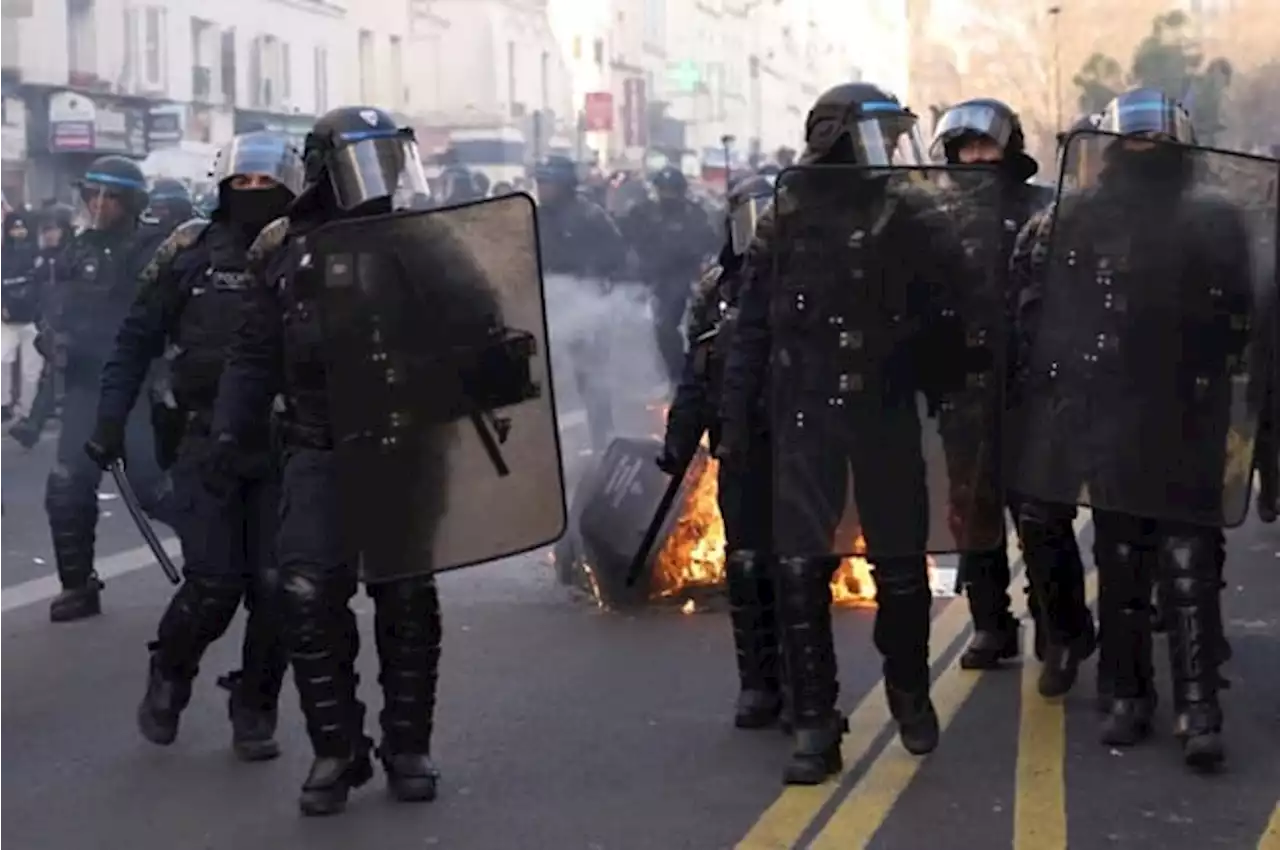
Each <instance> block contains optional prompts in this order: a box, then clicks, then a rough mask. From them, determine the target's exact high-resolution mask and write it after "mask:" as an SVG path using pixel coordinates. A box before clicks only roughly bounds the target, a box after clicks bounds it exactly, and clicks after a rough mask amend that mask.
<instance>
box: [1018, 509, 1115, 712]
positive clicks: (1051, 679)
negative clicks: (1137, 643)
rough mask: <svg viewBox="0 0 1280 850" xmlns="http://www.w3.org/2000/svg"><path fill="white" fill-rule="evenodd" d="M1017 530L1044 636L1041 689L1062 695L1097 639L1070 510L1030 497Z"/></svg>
mask: <svg viewBox="0 0 1280 850" xmlns="http://www.w3.org/2000/svg"><path fill="white" fill-rule="evenodd" d="M1018 530H1019V533H1020V534H1021V537H1022V555H1023V560H1024V561H1025V562H1026V565H1027V578H1028V579H1030V581H1031V592H1032V593H1033V594H1034V595H1035V597H1036V607H1037V609H1038V614H1039V618H1040V621H1039V623H1038V630H1039V631H1040V632H1042V633H1043V636H1044V649H1043V664H1042V666H1041V668H1040V680H1039V683H1038V689H1039V691H1040V694H1041V696H1044V697H1060V696H1063V695H1064V694H1066V693H1067V692H1068V691H1070V690H1071V688H1072V687H1073V686H1074V685H1075V683H1076V677H1077V675H1078V673H1079V669H1080V664H1081V663H1082V662H1083V661H1084V660H1085V659H1086V658H1088V657H1089V656H1090V655H1092V654H1093V650H1094V648H1095V647H1096V645H1097V635H1096V633H1095V631H1094V626H1093V615H1092V614H1090V613H1089V609H1088V607H1087V606H1086V605H1085V598H1084V566H1083V564H1082V563H1081V561H1080V555H1079V548H1078V545H1077V544H1076V538H1075V530H1074V529H1073V528H1072V525H1071V518H1070V516H1068V515H1066V514H1064V513H1059V512H1057V511H1055V510H1054V509H1052V508H1050V507H1048V506H1046V505H1042V504H1040V503H1037V502H1031V501H1028V502H1025V503H1023V505H1022V509H1021V514H1020V516H1019V518H1018Z"/></svg>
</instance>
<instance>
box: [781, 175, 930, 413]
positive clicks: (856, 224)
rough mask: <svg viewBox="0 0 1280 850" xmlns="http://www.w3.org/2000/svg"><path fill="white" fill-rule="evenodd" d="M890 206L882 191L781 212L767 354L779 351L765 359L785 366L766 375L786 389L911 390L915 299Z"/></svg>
mask: <svg viewBox="0 0 1280 850" xmlns="http://www.w3.org/2000/svg"><path fill="white" fill-rule="evenodd" d="M802 203H803V202H802ZM818 204H821V205H822V206H823V207H825V209H820V208H817V207H818ZM894 212H895V205H894V202H893V201H892V200H889V201H888V202H887V203H886V202H885V201H880V200H877V201H876V202H874V203H861V204H858V206H857V208H855V209H851V208H850V203H849V201H848V200H847V199H842V198H826V199H819V200H818V202H817V203H815V204H813V205H811V206H810V207H809V208H806V209H801V210H797V211H795V212H793V213H791V214H790V215H788V216H787V219H789V221H786V222H785V223H784V224H783V227H782V229H781V232H780V234H779V236H780V239H779V240H778V243H777V244H775V250H781V252H782V257H780V260H781V262H780V263H779V268H780V270H781V279H780V280H779V281H778V282H777V283H776V289H777V291H776V293H775V296H774V299H775V307H774V316H775V322H776V330H775V334H778V335H779V336H780V339H779V340H778V342H779V343H780V345H778V346H777V348H778V349H779V350H778V351H776V352H775V359H777V358H778V357H781V358H783V359H784V360H785V361H788V362H786V363H783V364H778V363H775V367H777V366H779V365H785V366H789V367H791V368H787V369H786V370H785V372H778V373H777V374H775V378H776V379H778V380H779V381H781V382H783V383H785V384H787V385H788V386H789V389H787V390H786V392H787V394H792V393H795V392H797V391H799V392H801V393H802V394H803V395H804V396H806V397H809V398H814V399H822V400H823V403H824V405H827V406H835V407H842V406H845V405H846V404H849V405H856V404H859V403H862V402H868V403H872V404H874V405H876V406H877V407H878V406H882V405H884V404H886V403H888V402H889V400H890V399H893V398H902V399H904V400H905V399H909V398H913V393H914V381H913V379H912V370H911V369H910V363H911V353H910V347H911V343H912V339H913V337H914V336H915V333H916V327H917V325H918V318H919V316H918V315H916V314H917V313H918V312H920V305H913V304H912V303H910V298H909V284H910V281H909V280H908V279H907V273H906V272H907V270H906V269H905V268H903V266H902V258H903V254H904V251H905V250H907V246H895V245H894V244H893V238H894V234H893V233H892V232H891V230H894V229H896V228H894V227H893V221H892V219H893V217H894ZM795 367H799V368H795Z"/></svg>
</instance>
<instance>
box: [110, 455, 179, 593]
mask: <svg viewBox="0 0 1280 850" xmlns="http://www.w3.org/2000/svg"><path fill="white" fill-rule="evenodd" d="M108 469H110V471H111V477H112V478H114V479H115V480H116V489H117V490H119V491H120V498H121V499H124V506H125V507H126V508H128V509H129V516H131V517H133V522H134V524H135V525H136V526H138V531H140V532H142V539H143V540H145V541H147V547H148V548H149V549H150V550H151V554H152V555H155V556H156V561H157V562H158V563H159V564H160V569H162V570H164V575H165V578H167V579H169V581H170V582H171V583H172V584H181V583H182V576H180V575H178V568H177V567H175V566H174V565H173V559H172V558H170V557H169V553H168V552H166V551H164V546H162V545H161V544H160V538H159V537H157V536H156V530H155V529H154V528H152V527H151V520H150V519H148V518H147V515H146V513H145V512H144V511H143V510H142V504H141V503H140V502H139V501H138V494H137V493H135V492H133V485H132V484H130V483H129V476H127V475H125V471H124V461H122V460H119V459H116V460H113V461H112V462H111V466H110V467H108Z"/></svg>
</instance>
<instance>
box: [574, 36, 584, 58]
mask: <svg viewBox="0 0 1280 850" xmlns="http://www.w3.org/2000/svg"><path fill="white" fill-rule="evenodd" d="M573 58H574V59H581V58H582V36H580V35H575V36H574V37H573Z"/></svg>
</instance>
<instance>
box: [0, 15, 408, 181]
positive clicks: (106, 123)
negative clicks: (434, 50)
mask: <svg viewBox="0 0 1280 850" xmlns="http://www.w3.org/2000/svg"><path fill="white" fill-rule="evenodd" d="M411 5H412V3H411V2H409V0H341V2H339V0H221V2H219V3H212V4H211V3H202V2H196V0H32V2H27V3H22V2H18V3H8V2H6V3H5V6H4V13H5V19H4V22H3V34H4V42H5V43H4V53H3V56H4V119H5V126H4V130H5V132H4V137H5V147H4V154H5V160H4V175H5V178H4V185H5V194H6V197H10V198H20V199H23V200H26V201H27V202H38V201H40V200H43V199H47V198H50V197H59V198H63V199H66V198H69V197H71V195H72V190H71V185H72V181H73V180H74V179H75V178H76V177H78V176H79V174H80V173H82V172H83V170H84V168H85V166H86V165H87V164H88V163H89V162H90V161H92V159H93V158H94V157H96V156H100V155H103V154H108V153H115V154H123V155H125V156H130V157H133V158H136V159H139V160H143V161H144V162H145V163H146V165H145V170H147V171H148V172H149V173H150V174H151V176H175V177H182V178H186V179H190V180H196V179H198V178H199V177H200V176H201V174H202V173H207V171H208V167H209V164H210V163H211V157H212V153H213V151H214V149H215V148H216V146H217V145H218V144H221V143H223V142H225V141H226V140H227V139H229V138H230V137H231V136H232V135H233V134H234V133H237V132H244V131H247V130H252V129H264V128H265V129H274V130H283V131H286V132H289V133H292V134H293V135H295V136H296V137H297V138H298V139H299V141H300V140H301V138H302V137H303V136H304V135H305V133H306V132H307V129H308V128H309V126H310V125H311V123H312V122H313V121H314V120H315V117H316V116H317V115H319V114H322V113H323V112H325V111H326V110H327V109H330V108H332V107H335V106H339V105H342V104H352V103H373V104H376V105H379V106H383V107H384V108H390V109H392V110H394V111H398V112H400V113H401V114H403V113H404V111H405V109H406V108H407V106H408V105H409V103H410V101H411V99H412V97H413V93H412V89H411V87H410V86H409V85H408V81H409V80H410V79H412V78H413V77H414V74H413V71H414V69H413V67H412V65H411V60H412V57H413V53H412V52H411V51H409V50H408V49H407V48H406V44H407V42H408V41H409V37H410V31H409V30H410V28H409V20H410V9H411Z"/></svg>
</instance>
